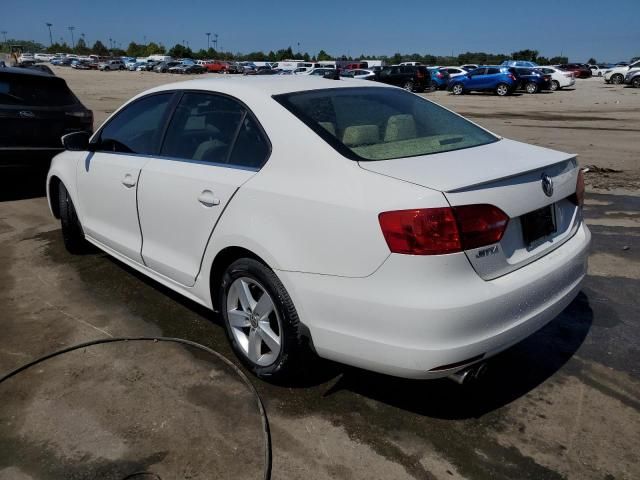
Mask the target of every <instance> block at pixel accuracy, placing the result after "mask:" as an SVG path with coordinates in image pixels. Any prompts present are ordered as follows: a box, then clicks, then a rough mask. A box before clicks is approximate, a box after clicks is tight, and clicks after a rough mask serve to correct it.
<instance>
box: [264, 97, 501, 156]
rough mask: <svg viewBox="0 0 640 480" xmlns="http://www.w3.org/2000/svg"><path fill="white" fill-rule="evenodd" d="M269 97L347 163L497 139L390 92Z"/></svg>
mask: <svg viewBox="0 0 640 480" xmlns="http://www.w3.org/2000/svg"><path fill="white" fill-rule="evenodd" d="M274 99H275V100H276V101H278V102H279V103H280V104H281V105H283V106H284V107H285V108H286V109H288V110H289V111H290V112H291V113H293V114H294V115H295V116H296V117H298V118H299V119H300V120H301V121H302V122H304V123H305V124H306V125H307V126H309V127H310V128H311V129H312V130H314V131H315V132H316V133H317V134H318V135H320V137H322V138H323V139H324V140H325V141H326V142H327V143H329V144H330V145H331V146H332V147H334V148H335V149H336V150H338V151H339V152H340V153H341V154H343V155H344V156H346V157H347V158H350V159H352V160H368V161H371V160H390V159H395V158H404V157H414V156H418V155H429V154H432V153H442V152H450V151H453V150H460V149H463V148H470V147H476V146H479V145H485V144H488V143H492V142H495V141H497V140H498V138H497V137H495V136H494V135H492V134H490V133H489V132H487V131H485V130H483V129H481V128H480V127H477V126H475V125H474V124H472V123H471V122H469V121H467V120H465V119H464V118H462V117H459V116H458V115H455V114H454V113H451V112H450V111H448V110H446V109H444V108H442V107H440V106H438V105H436V104H435V103H432V102H429V101H427V100H425V99H423V98H422V97H420V96H418V95H415V94H412V93H409V92H406V91H404V90H400V89H395V88H379V87H359V88H332V89H326V90H313V91H306V92H297V93H289V94H284V95H277V96H274Z"/></svg>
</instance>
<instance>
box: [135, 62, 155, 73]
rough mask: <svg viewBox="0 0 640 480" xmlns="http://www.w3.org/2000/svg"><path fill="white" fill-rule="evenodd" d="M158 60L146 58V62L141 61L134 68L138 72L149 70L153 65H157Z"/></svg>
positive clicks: (151, 69)
mask: <svg viewBox="0 0 640 480" xmlns="http://www.w3.org/2000/svg"><path fill="white" fill-rule="evenodd" d="M159 63H160V62H159V61H155V60H147V61H146V62H141V63H140V65H138V67H137V68H136V71H138V72H151V71H153V69H154V67H155V66H156V65H158V64H159Z"/></svg>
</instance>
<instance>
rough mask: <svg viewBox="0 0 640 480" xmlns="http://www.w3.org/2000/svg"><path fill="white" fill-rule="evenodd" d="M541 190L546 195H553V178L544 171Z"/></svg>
mask: <svg viewBox="0 0 640 480" xmlns="http://www.w3.org/2000/svg"><path fill="white" fill-rule="evenodd" d="M542 191H543V192H544V194H545V195H546V196H547V197H550V196H551V195H553V180H552V179H551V177H550V176H549V175H547V174H546V173H543V174H542Z"/></svg>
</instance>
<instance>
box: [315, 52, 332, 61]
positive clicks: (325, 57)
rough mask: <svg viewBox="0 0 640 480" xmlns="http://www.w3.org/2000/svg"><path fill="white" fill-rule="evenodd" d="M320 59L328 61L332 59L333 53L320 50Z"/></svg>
mask: <svg viewBox="0 0 640 480" xmlns="http://www.w3.org/2000/svg"><path fill="white" fill-rule="evenodd" d="M317 58H318V61H319V62H321V61H328V60H332V58H331V55H329V54H328V53H327V52H325V51H324V50H320V51H319V52H318V56H317Z"/></svg>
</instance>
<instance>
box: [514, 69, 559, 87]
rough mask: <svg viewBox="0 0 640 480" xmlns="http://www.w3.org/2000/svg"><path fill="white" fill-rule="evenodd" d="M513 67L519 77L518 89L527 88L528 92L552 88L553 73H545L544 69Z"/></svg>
mask: <svg viewBox="0 0 640 480" xmlns="http://www.w3.org/2000/svg"><path fill="white" fill-rule="evenodd" d="M511 68H512V69H513V70H512V71H513V72H514V73H515V75H516V77H517V78H518V86H517V87H516V89H517V90H525V91H526V92H527V93H538V92H540V91H542V90H551V75H549V74H545V73H543V72H542V70H539V69H537V68H526V67H511Z"/></svg>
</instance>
